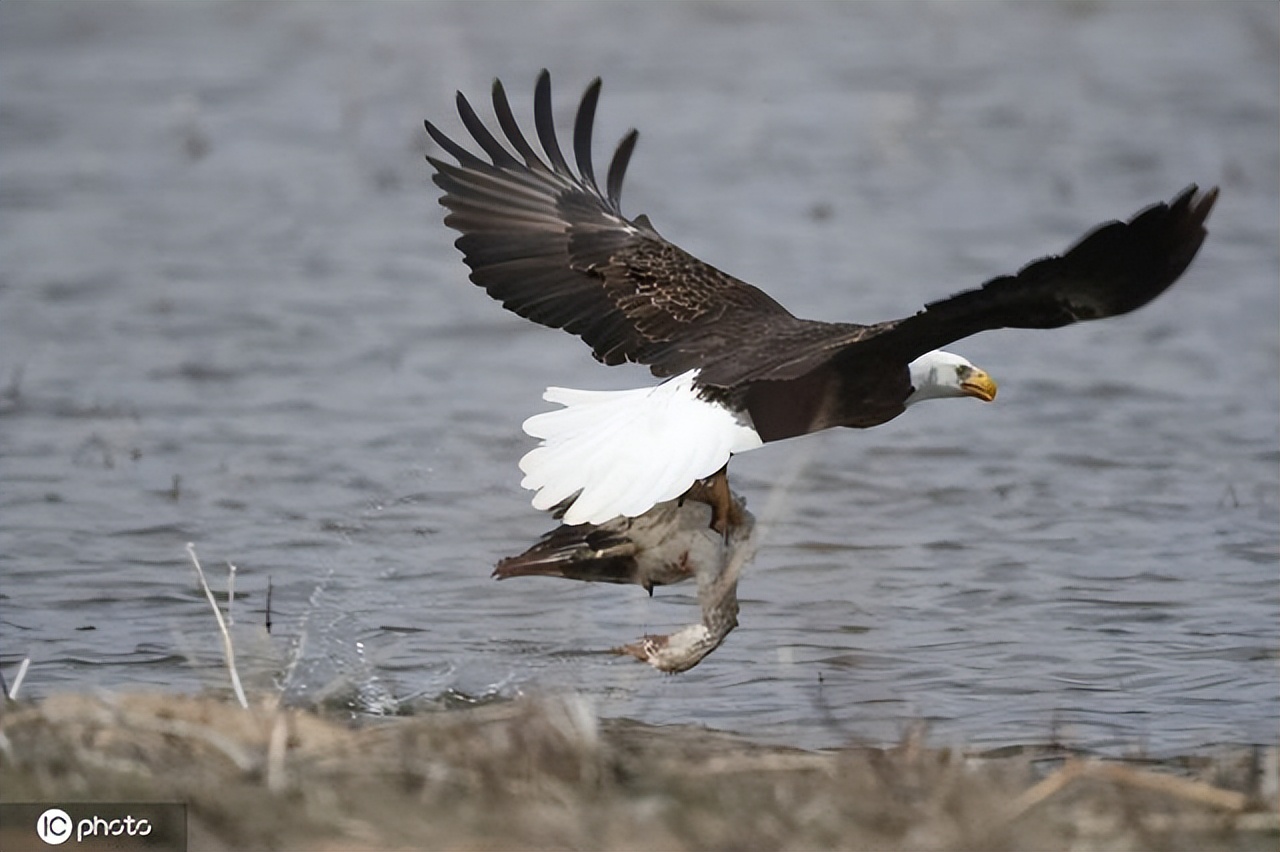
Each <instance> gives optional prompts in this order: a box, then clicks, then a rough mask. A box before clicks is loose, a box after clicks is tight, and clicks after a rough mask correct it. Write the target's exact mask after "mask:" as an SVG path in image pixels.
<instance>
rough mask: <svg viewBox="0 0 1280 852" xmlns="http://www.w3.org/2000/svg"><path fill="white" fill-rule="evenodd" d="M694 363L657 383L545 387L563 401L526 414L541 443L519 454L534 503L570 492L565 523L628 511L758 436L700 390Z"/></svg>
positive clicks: (671, 493)
mask: <svg viewBox="0 0 1280 852" xmlns="http://www.w3.org/2000/svg"><path fill="white" fill-rule="evenodd" d="M697 375H698V373H697V371H696V370H694V371H691V372H688V373H684V374H683V375H680V376H676V377H675V378H673V379H670V380H668V381H666V382H664V383H663V384H661V385H658V386H657V387H651V388H637V389H634V390H622V391H584V390H574V389H572V388H547V392H546V393H545V394H543V397H542V398H543V399H545V400H547V401H548V402H555V403H559V404H560V405H563V406H564V408H561V409H559V410H557V411H548V412H545V413H543V414H537V415H534V416H533V417H530V418H529V419H528V420H526V421H525V422H524V431H525V432H527V433H528V434H529V435H532V436H533V437H535V438H541V439H542V444H541V445H540V446H538V447H536V448H535V449H533V450H530V451H529V452H528V453H527V454H526V455H525V457H524V458H522V459H521V460H520V470H522V471H523V472H524V474H525V477H524V479H523V480H522V481H521V483H520V484H521V485H522V486H524V487H525V488H528V489H531V490H533V491H537V492H538V493H537V494H535V495H534V497H533V506H534V508H536V509H550V508H552V507H553V506H555V505H557V504H559V503H560V502H562V501H563V500H565V499H567V498H569V497H572V496H573V495H574V494H577V495H578V496H577V498H576V499H575V500H574V502H573V505H572V506H570V507H569V509H568V511H567V512H565V516H564V521H565V523H568V524H582V523H593V524H602V523H605V522H607V521H611V520H613V519H614V518H616V517H618V516H620V515H622V516H625V517H629V518H634V517H637V516H639V515H643V514H644V513H645V512H647V511H649V509H650V508H652V507H653V506H654V504H656V503H661V502H663V501H665V500H674V499H675V498H676V497H679V496H680V495H681V494H683V493H684V492H685V491H687V490H689V487H690V486H691V485H693V483H694V482H696V481H697V480H699V479H702V478H704V477H707V476H710V475H711V474H713V473H715V472H716V471H717V470H719V469H720V468H721V467H723V466H724V464H725V463H726V462H727V461H728V460H729V456H730V455H732V454H733V453H740V452H745V451H746V450H751V449H755V448H756V447H758V446H760V443H761V441H760V436H759V435H757V434H756V431H755V429H753V428H752V427H751V424H750V422H749V421H747V420H744V417H743V416H742V415H739V414H736V413H735V412H733V411H730V410H729V409H727V408H725V407H724V406H723V405H720V404H719V403H715V402H709V401H707V400H705V399H702V398H701V397H700V396H699V395H698V389H697V387H696V386H695V385H694V379H695V378H696V377H697Z"/></svg>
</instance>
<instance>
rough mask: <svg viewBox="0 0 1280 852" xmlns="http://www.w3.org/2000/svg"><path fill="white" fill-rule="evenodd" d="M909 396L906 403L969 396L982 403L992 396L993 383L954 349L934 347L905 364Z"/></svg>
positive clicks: (994, 393) (911, 403) (994, 395)
mask: <svg viewBox="0 0 1280 852" xmlns="http://www.w3.org/2000/svg"><path fill="white" fill-rule="evenodd" d="M909 369H910V370H911V388H912V390H911V395H910V396H908V397H907V401H906V403H905V404H906V405H913V404H915V403H917V402H920V401H922V400H926V399H945V398H947V397H956V396H972V397H976V398H977V399H980V400H982V401H983V402H990V401H991V400H993V399H995V398H996V383H995V382H994V381H993V380H992V378H991V377H990V376H988V375H987V374H986V373H985V372H984V371H982V370H980V369H978V368H977V367H975V366H974V365H973V364H972V363H970V361H969V359H967V358H963V357H961V356H960V355H957V354H955V353H954V352H944V351H943V350H941V349H935V350H933V351H932V352H926V353H925V354H923V355H921V356H920V357H919V358H917V359H916V360H914V361H912V362H911V364H910V365H909Z"/></svg>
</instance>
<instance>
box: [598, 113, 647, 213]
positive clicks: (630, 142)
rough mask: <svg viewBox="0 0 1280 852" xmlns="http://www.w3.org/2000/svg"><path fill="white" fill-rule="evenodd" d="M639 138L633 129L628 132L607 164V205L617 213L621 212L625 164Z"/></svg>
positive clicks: (638, 134) (638, 133)
mask: <svg viewBox="0 0 1280 852" xmlns="http://www.w3.org/2000/svg"><path fill="white" fill-rule="evenodd" d="M639 138H640V131H638V130H636V129H634V128H632V129H631V130H630V131H628V132H627V135H626V136H624V137H622V141H621V142H619V143H618V149H617V150H616V151H614V152H613V160H611V161H610V163H609V175H608V177H607V178H606V180H605V185H606V187H607V188H608V194H609V204H610V205H611V206H612V207H613V209H614V210H615V211H616V212H618V213H621V212H622V179H623V178H624V177H625V176H626V173H627V164H628V163H630V162H631V152H632V151H634V150H635V147H636V140H637V139H639Z"/></svg>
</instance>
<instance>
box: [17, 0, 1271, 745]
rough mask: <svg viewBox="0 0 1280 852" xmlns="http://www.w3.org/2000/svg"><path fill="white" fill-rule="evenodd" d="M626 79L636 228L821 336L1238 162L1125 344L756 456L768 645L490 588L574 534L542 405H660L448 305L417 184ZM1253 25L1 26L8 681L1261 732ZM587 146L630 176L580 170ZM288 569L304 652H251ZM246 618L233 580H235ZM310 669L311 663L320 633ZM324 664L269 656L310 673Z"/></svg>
mask: <svg viewBox="0 0 1280 852" xmlns="http://www.w3.org/2000/svg"><path fill="white" fill-rule="evenodd" d="M544 66H546V67H549V68H550V69H551V72H552V78H553V81H554V84H555V92H556V96H557V112H558V114H559V116H560V119H561V122H562V126H563V127H565V128H566V130H567V128H568V126H569V123H570V121H571V116H572V112H573V108H574V106H575V104H576V100H577V97H578V95H579V93H580V92H581V90H582V88H583V87H584V86H585V85H586V83H587V82H588V81H589V80H590V79H591V78H592V77H594V76H596V75H600V76H603V78H604V81H605V88H604V95H603V99H602V101H601V104H600V110H599V113H598V119H597V128H598V130H597V136H596V142H597V151H598V159H599V160H600V161H603V159H604V157H605V156H607V153H608V152H607V150H606V148H607V147H609V146H611V144H612V142H613V140H615V139H617V138H619V137H620V136H621V135H622V133H623V132H625V130H626V129H628V128H629V127H631V126H636V127H639V128H640V130H641V139H640V144H639V148H638V150H637V152H636V156H635V157H634V158H633V160H632V164H631V169H630V175H629V184H628V186H627V189H626V192H625V193H624V208H625V209H626V211H627V212H628V213H629V214H630V215H635V214H638V213H642V212H643V213H648V214H649V215H650V216H651V217H652V219H653V221H654V222H655V224H656V225H657V227H658V228H659V229H660V230H661V231H662V233H663V234H664V235H665V236H666V237H668V238H669V239H672V240H673V241H675V242H677V243H678V244H680V245H682V246H683V247H684V248H686V249H688V250H690V251H692V252H694V253H695V254H697V255H699V256H700V257H702V258H703V259H705V260H707V261H709V262H712V263H714V264H716V265H718V266H720V267H721V268H724V269H726V270H728V271H730V272H732V273H734V274H736V275H738V276H740V277H742V278H745V279H746V280H748V281H751V282H753V283H755V284H757V285H759V286H762V287H764V288H765V289H766V290H768V291H769V292H770V293H771V294H773V295H774V296H775V297H777V298H778V299H779V300H780V301H781V302H783V303H784V304H786V305H787V306H788V307H789V308H791V309H792V310H793V311H794V312H796V313H797V314H800V315H802V316H811V317H817V318H838V319H847V320H853V321H875V320H880V319H886V318H890V317H897V316H902V315H905V314H907V313H910V312H913V311H915V310H916V309H917V308H918V307H919V306H920V305H921V304H922V303H923V302H925V301H927V300H930V299H933V298H937V297H940V296H943V295H946V294H948V293H951V292H953V291H956V290H959V289H964V288H967V287H971V286H975V285H976V284H978V283H980V282H981V281H983V280H985V279H986V278H989V277H991V276H994V275H997V274H1001V273H1005V272H1010V271H1013V270H1014V269H1016V268H1018V267H1019V266H1021V265H1022V264H1024V263H1025V262H1027V261H1030V260H1032V259H1033V258H1035V257H1038V256H1040V255H1043V254H1047V253H1052V252H1058V251H1061V250H1063V249H1064V248H1066V247H1067V245H1069V244H1070V243H1071V242H1072V241H1074V240H1075V239H1077V238H1078V237H1079V236H1080V235H1081V234H1083V233H1084V232H1085V231H1086V230H1087V229H1088V228H1090V227H1092V226H1093V225H1094V224H1095V223H1097V222H1100V221H1103V220H1107V219H1111V218H1118V217H1127V216H1129V215H1131V214H1132V213H1134V212H1135V211H1136V210H1138V209H1139V208H1141V207H1143V206H1145V205H1146V204H1148V203H1151V202H1154V201H1157V200H1161V199H1168V198H1170V197H1172V196H1173V194H1174V193H1176V192H1177V191H1179V190H1180V189H1182V188H1183V187H1184V186H1185V185H1187V184H1188V183H1191V182H1198V183H1200V184H1201V185H1202V186H1207V185H1211V184H1221V186H1222V197H1221V199H1220V201H1219V204H1218V208H1217V209H1216V210H1215V212H1214V214H1213V217H1212V219H1211V221H1210V230H1211V236H1210V237H1209V239H1208V241H1207V242H1206V244H1205V246H1204V249H1203V251H1202V252H1201V255H1200V257H1199V258H1198V259H1197V260H1196V262H1195V263H1194V265H1193V266H1192V267H1191V270H1190V272H1189V273H1188V275H1187V276H1186V278H1185V279H1184V280H1183V281H1182V282H1181V283H1179V284H1178V285H1177V286H1176V287H1175V288H1174V289H1173V290H1171V291H1170V292H1169V293H1168V294H1166V295H1165V296H1164V297H1163V298H1161V299H1160V300H1158V301H1157V302H1155V303H1154V304H1152V305H1151V306H1149V307H1147V308H1145V309H1143V310H1142V311H1140V312H1138V313H1136V314H1134V315H1132V316H1129V317H1125V318H1121V319H1116V320H1111V321H1107V322H1101V323H1091V324H1087V325H1084V326H1077V327H1073V328H1069V329H1063V330H1060V331H1055V332H1001V333H993V334H988V335H984V336H981V337H979V338H975V339H971V340H967V341H964V342H963V343H961V344H957V345H956V346H954V347H952V348H953V349H955V350H957V351H960V352H962V353H963V354H965V355H967V356H968V357H970V358H971V359H972V360H973V361H975V362H976V363H978V364H980V365H982V366H983V367H985V368H986V369H988V370H989V371H990V372H991V373H992V374H993V375H994V376H995V377H996V379H997V380H998V381H999V382H1000V383H1001V393H1000V398H999V400H998V401H997V402H996V403H995V404H993V405H980V404H977V403H973V402H971V401H959V402H948V403H933V404H930V405H928V406H922V407H921V408H918V409H914V410H912V411H911V412H910V414H909V415H908V416H906V417H903V418H900V419H899V420H897V421H894V422H893V423H891V424H889V425H887V426H884V427H881V428H878V429H875V430H872V431H867V432H852V431H841V432H840V433H827V434H823V435H818V436H811V437H809V438H806V439H802V440H798V441H792V442H788V443H785V444H777V445H773V446H771V447H768V448H766V449H764V450H763V451H760V452H757V453H753V454H750V455H748V456H744V457H742V458H741V459H739V460H738V461H737V462H735V464H734V476H735V486H736V487H737V488H738V489H739V490H740V491H741V492H742V493H743V494H745V495H746V496H747V498H748V500H749V501H750V503H751V505H752V507H753V509H754V510H755V511H756V513H757V514H758V515H760V517H761V521H762V523H763V524H764V525H766V526H767V527H768V530H767V532H766V534H765V542H764V546H763V548H762V550H761V552H760V555H759V557H758V559H757V560H756V561H755V563H754V564H753V565H752V566H750V568H749V569H748V570H747V572H746V574H745V576H744V579H743V581H742V584H741V587H740V593H741V596H742V599H743V604H742V612H741V615H740V621H741V627H740V628H739V629H738V631H737V632H735V633H734V634H732V635H731V636H730V637H729V639H728V641H727V642H726V644H725V645H724V646H723V647H722V648H720V649H719V650H718V651H717V652H716V653H715V654H713V655H712V656H711V657H709V658H708V659H707V660H706V661H705V662H704V663H703V664H702V665H701V666H699V667H698V668H696V669H694V670H693V671H691V672H689V673H687V674H684V675H680V676H676V677H669V676H663V675H659V674H658V673H656V672H654V671H652V670H650V669H649V668H648V667H646V666H643V665H641V664H639V663H636V662H634V661H632V660H629V659H619V658H615V657H612V656H610V655H608V654H607V653H602V652H603V651H605V650H607V649H608V648H610V647H612V646H615V645H618V644H621V643H623V642H627V641H631V640H634V639H635V638H637V637H639V636H640V635H641V634H643V633H645V632H655V631H657V632H666V630H667V629H669V628H672V627H677V626H680V625H682V624H685V623H689V622H690V621H693V620H695V618H696V601H695V600H694V596H693V593H694V589H693V588H692V587H691V586H689V587H677V588H674V589H660V590H658V592H657V594H656V595H655V596H654V597H653V598H652V599H650V598H648V597H646V596H645V594H644V592H643V591H642V590H640V589H638V588H635V589H632V588H618V587H596V586H588V585H580V584H571V583H567V582H559V581H554V580H541V581H540V579H531V580H527V581H519V580H515V581H511V582H506V583H502V584H497V583H495V582H493V581H492V580H490V579H489V571H490V569H491V567H492V565H493V563H494V562H495V561H496V560H497V559H498V558H499V557H501V556H504V555H509V554H512V553H516V552H519V551H520V550H522V549H524V548H525V547H526V546H528V545H529V544H530V543H531V542H532V541H533V540H534V539H535V538H536V537H537V535H539V534H540V533H541V532H543V531H544V530H546V529H548V528H549V527H550V526H551V522H550V520H549V519H548V518H546V517H545V516H543V515H540V514H539V513H537V512H535V511H533V510H532V509H531V508H530V507H529V505H528V498H529V496H530V495H529V494H527V493H525V492H522V491H521V489H520V488H519V485H518V482H519V473H518V471H517V469H516V461H517V459H518V458H519V457H520V455H521V454H522V453H523V452H524V451H526V450H527V449H528V448H529V447H530V446H531V441H530V439H528V438H526V437H525V436H524V435H522V433H521V431H520V422H521V421H522V420H523V419H524V418H525V417H526V416H528V415H529V414H531V413H534V412H536V411H539V410H542V409H543V408H544V407H545V403H543V402H541V400H540V394H541V392H542V389H543V387H544V386H546V385H549V384H558V385H567V386H570V387H593V388H609V387H614V388H617V387H628V386H636V385H639V384H643V383H645V382H647V381H649V379H648V377H647V375H646V374H645V372H644V371H643V370H640V369H631V368H627V369H622V368H619V369H614V370H606V369H604V368H602V367H600V366H598V365H597V364H595V363H594V362H593V361H592V359H591V358H590V356H589V354H588V352H587V349H586V348H585V347H584V346H583V345H582V344H581V343H580V342H579V341H577V340H576V339H574V338H572V337H570V336H568V335H566V334H563V333H561V332H556V331H551V330H547V329H543V328H540V327H537V326H534V325H532V324H530V323H527V322H525V321H523V320H520V319H518V318H516V317H514V316H511V315H509V314H507V313H505V312H504V311H502V310H501V309H500V307H499V306H498V305H497V304H495V303H492V302H490V301H489V300H488V298H487V297H486V296H485V295H484V293H483V292H481V291H480V290H479V289H478V288H475V287H473V286H472V285H471V284H469V283H468V282H467V280H466V275H465V272H466V270H465V267H464V266H463V264H462V262H461V259H460V257H459V254H458V253H457V251H456V250H455V249H454V248H453V247H452V241H453V239H454V237H455V234H453V233H452V232H450V231H448V230H446V229H445V228H444V226H443V225H442V223H441V217H442V212H443V211H442V209H441V208H440V207H439V206H438V205H437V202H436V199H437V196H438V193H437V191H436V189H435V188H434V186H433V185H432V184H431V183H430V180H429V169H428V167H427V165H426V164H425V162H424V161H423V159H422V157H423V155H424V154H425V153H427V152H428V151H429V150H431V149H430V148H429V143H428V140H427V139H426V136H425V134H424V133H423V131H422V126H421V120H422V119H423V118H424V117H428V116H429V117H431V118H432V120H434V121H436V122H437V123H438V124H440V125H441V126H442V127H443V128H445V129H446V131H460V129H461V126H460V122H459V121H458V120H457V118H456V113H455V112H454V107H453V101H452V97H453V92H454V90H455V89H462V90H464V91H466V92H467V93H469V94H470V95H472V97H473V103H476V104H477V106H478V107H479V108H480V111H481V113H482V114H483V115H486V116H488V115H491V113H490V112H489V108H488V104H487V102H486V98H487V92H488V87H489V85H490V83H491V81H492V79H493V78H494V77H495V76H501V77H502V78H503V80H504V82H505V83H506V85H507V91H508V93H509V94H510V95H511V97H512V99H513V102H514V104H515V106H516V109H517V112H518V114H519V115H520V116H522V117H525V118H526V119H527V117H528V116H529V114H530V110H531V100H532V86H533V80H534V77H535V75H536V73H537V71H538V69H540V68H542V67H544ZM1278 69H1280V7H1277V6H1276V5H1275V4H1273V3H1233V4H1226V3H1204V4H1124V3H1109V2H1071V3H1053V4H1049V3H1045V4H1021V5H987V4H981V3H942V4H921V3H912V4H885V5H872V4H860V3H858V4H820V5H802V4H752V5H736V4H728V3H714V4H701V3H681V4H663V5H659V6H655V5H649V4H599V5H596V4H578V3H572V4H563V5H561V4H551V5H539V4H518V5H517V4H511V5H507V4H457V5H454V4H443V3H441V4H434V3H433V4H427V5H401V4H395V5H373V4H363V3H362V4H351V5H336V4H315V5H312V4H263V5H258V4H246V3H237V4H217V5H206V4H181V5H178V4H173V5H163V4H138V5H132V4H116V3H111V4H87V5H81V4H76V3H57V4H40V3H32V4H25V3H13V2H5V3H4V4H2V5H0V245H2V248H3V254H2V256H3V261H2V262H0V607H2V609H0V665H2V667H3V671H4V673H5V674H6V675H7V676H8V677H9V678H10V679H12V677H13V674H14V671H15V669H16V665H17V663H18V662H19V661H20V660H21V659H22V658H23V657H26V656H30V657H31V659H32V667H31V670H30V672H29V674H28V675H27V680H26V684H25V685H24V686H23V694H24V695H28V696H32V695H41V694H47V693H49V692H53V691H58V690H66V689H86V688H91V687H104V688H110V689H122V688H137V687H142V688H159V689H164V690H174V691H191V690H196V689H200V688H203V687H207V686H213V685H216V686H218V687H219V688H223V687H224V686H225V683H226V679H225V673H224V671H223V669H222V666H221V661H220V658H219V654H218V647H219V646H218V642H217V639H216V633H215V626H214V622H213V619H212V616H211V614H210V612H209V610H208V604H207V602H206V601H205V600H204V597H203V595H202V593H201V592H200V591H199V588H198V587H197V585H196V584H195V582H194V577H193V573H192V570H191V567H190V565H189V562H188V560H187V557H186V554H185V551H184V545H185V543H186V542H195V543H196V545H197V547H198V549H199V552H200V553H201V555H202V556H203V557H204V559H205V563H206V566H207V568H208V569H209V571H210V574H211V578H212V580H213V582H214V585H215V586H216V587H217V588H219V589H221V588H222V587H223V585H224V582H225V569H224V567H223V566H224V564H225V562H226V561H231V562H233V563H235V564H236V565H237V566H238V568H239V574H238V578H237V581H236V583H237V591H238V600H237V602H236V616H237V628H236V629H237V631H239V632H240V633H241V634H242V643H241V649H240V650H241V657H242V666H243V667H245V668H246V669H248V670H251V671H250V673H252V671H254V670H256V671H257V672H258V673H259V674H261V673H263V672H266V673H274V674H275V675H276V679H277V680H278V681H282V682H283V681H286V680H287V683H288V688H289V689H290V690H291V691H292V692H294V693H295V696H296V697H298V698H301V699H304V700H305V699H306V698H307V697H308V691H310V693H311V694H312V695H314V694H316V693H318V692H320V691H322V690H323V689H325V688H327V687H328V686H329V685H330V684H332V683H335V682H336V683H342V684H346V687H344V688H345V689H347V690H348V692H349V695H348V696H347V697H348V698H349V700H352V701H354V702H355V703H357V704H358V705H360V706H362V707H364V708H366V709H370V710H376V709H379V708H381V709H389V708H392V707H394V706H397V705H400V706H403V705H406V704H412V703H413V702H415V701H417V702H425V703H428V704H430V703H432V702H445V703H448V702H468V701H480V700H501V699H503V698H505V697H508V696H511V695H514V694H517V693H520V692H537V691H562V690H566V689H573V690H577V691H580V692H582V693H584V694H585V695H587V696H588V697H590V699H591V700H592V701H593V702H594V703H595V705H596V707H597V709H598V710H599V712H601V713H602V714H605V715H608V716H628V717H634V718H637V719H641V720H644V721H646V722H650V723H666V722H698V723H704V724H707V725H712V726H716V727H720V728H724V729H728V730H733V731H739V732H742V733H745V734H747V735H749V736H751V737H754V738H757V739H761V740H768V741H773V742H784V743H792V744H795V745H800V746H805V747H822V746H826V745H832V744H836V743H841V742H846V741H849V740H861V741H868V742H885V741H892V740H895V739H897V738H898V736H900V734H901V732H902V731H903V730H904V729H905V728H906V727H907V726H909V725H911V724H913V723H914V722H916V721H919V720H924V721H927V722H928V723H929V724H930V726H931V728H932V731H933V736H934V738H935V740H937V739H941V740H943V741H955V742H965V743H970V744H994V745H1004V744H1011V743H1022V742H1043V741H1046V740H1050V739H1054V738H1056V739H1058V740H1061V741H1063V742H1066V743H1068V744H1071V745H1075V746H1080V747H1084V748H1090V749H1097V750H1101V751H1134V750H1146V751H1148V752H1153V753H1157V754H1161V753H1173V752H1187V751H1197V750H1203V749H1206V748H1211V747H1213V746H1214V745H1215V744H1219V743H1232V744H1239V743H1267V742H1274V741H1275V736H1276V730H1277V723H1278V722H1280V695H1278V693H1280V682H1278V679H1277V672H1276V661H1277V645H1278V639H1280V618H1278V616H1280V584H1278V583H1277V555H1278V540H1280V514H1278V512H1277V504H1278V502H1280V466H1278V464H1277V462H1280V434H1278V432H1280V383H1278V382H1277V380H1276V371H1277V366H1278V365H1280V332H1278V330H1277V319H1278V317H1280V287H1278V286H1277V282H1278V280H1280V194H1278V192H1277V188H1278V187H1280V142H1278V141H1277V140H1278V139H1280V134H1278V131H1280V74H1278V73H1277V71H1278ZM598 168H601V167H599V166H598ZM268 578H270V581H271V584H272V586H273V594H272V612H273V619H274V625H273V633H272V636H271V638H270V639H269V640H263V639H261V638H258V639H256V640H255V639H253V636H252V635H251V634H252V633H258V634H260V633H261V622H262V620H263V615H264V612H265V608H266V589H267V582H268ZM241 596H243V597H241ZM304 636H305V641H302V642H301V643H300V639H301V637H304ZM290 659H296V660H297V665H296V666H295V667H294V668H293V670H292V671H291V672H290V673H288V674H287V675H286V673H285V672H284V665H285V664H286V663H287V661H288V660H290Z"/></svg>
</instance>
